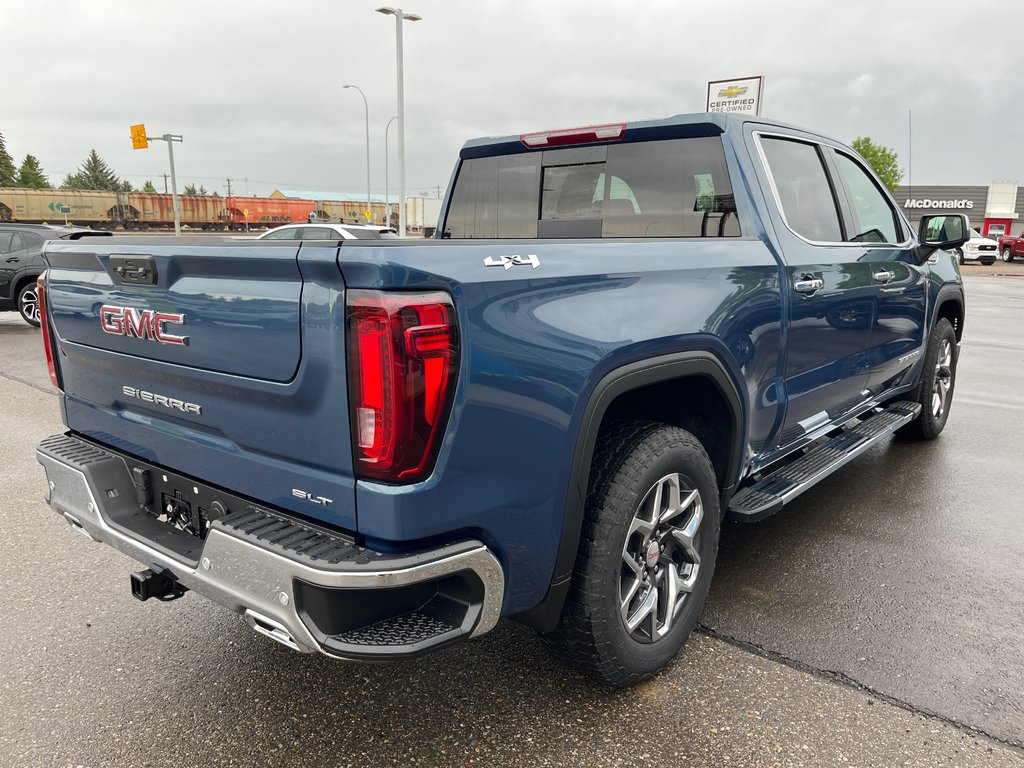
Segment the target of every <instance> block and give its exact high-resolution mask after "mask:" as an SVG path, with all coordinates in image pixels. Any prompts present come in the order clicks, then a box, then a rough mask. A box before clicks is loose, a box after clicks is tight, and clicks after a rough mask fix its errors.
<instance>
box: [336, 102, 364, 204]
mask: <svg viewBox="0 0 1024 768" xmlns="http://www.w3.org/2000/svg"><path fill="white" fill-rule="evenodd" d="M341 87H342V88H355V89H356V90H357V91H359V95H360V96H362V97H363V107H364V108H365V109H366V212H367V213H370V211H371V210H372V208H371V207H370V202H371V200H370V105H369V103H368V102H367V101H366V94H365V93H363V89H362V88H360V87H359V86H358V85H343V86H341Z"/></svg>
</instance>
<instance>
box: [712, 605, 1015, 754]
mask: <svg viewBox="0 0 1024 768" xmlns="http://www.w3.org/2000/svg"><path fill="white" fill-rule="evenodd" d="M696 629H697V631H698V632H700V633H701V634H704V635H707V636H708V637H712V638H714V639H715V640H721V641H722V642H723V643H728V644H729V645H731V646H733V647H734V648H739V649H740V650H744V651H747V652H748V653H752V654H754V655H755V656H760V657H762V658H765V659H768V660H770V661H775V662H778V663H779V664H784V665H786V666H787V667H790V668H792V669H795V670H797V671H799V672H805V673H807V674H809V675H814V676H815V677H817V678H821V679H823V680H828V681H830V682H833V683H838V684H839V685H844V686H846V687H847V688H853V689H854V690H857V691H863V692H866V693H869V694H871V696H872V697H874V698H876V699H878V700H879V701H882V702H884V703H886V704H891V705H892V706H894V707H899V708H900V709H903V710H906V711H907V712H910V713H911V714H914V715H920V716H922V717H927V718H928V719H930V720H936V721H938V722H940V723H943V724H945V725H951V726H953V727H954V728H957V729H959V730H962V731H968V732H969V733H973V734H975V735H977V736H980V737H982V738H984V739H987V740H989V741H992V742H994V743H996V744H998V745H999V746H1001V747H1006V748H1007V749H1011V750H1013V751H1014V752H1017V753H1018V754H1024V742H1021V741H1017V740H1010V739H1004V738H1001V737H999V736H995V735H993V734H991V733H988V732H987V731H984V730H982V729H981V728H979V727H977V726H975V725H970V724H969V723H962V722H960V721H959V720H955V719H953V718H951V717H947V716H945V715H942V714H939V713H938V712H933V711H932V710H930V709H926V708H924V707H920V706H917V705H916V704H911V703H910V702H908V701H903V700H902V699H898V698H896V697H895V696H891V695H889V694H887V693H882V692H881V691H879V690H878V689H876V688H872V687H871V686H870V685H865V684H864V683H861V682H860V681H858V680H857V679H855V678H853V677H850V675H848V674H846V673H845V672H839V671H837V670H832V669H819V668H818V667H815V666H812V665H811V664H808V663H807V662H804V661H800V660H799V659H794V658H790V657H789V656H785V655H784V654H781V653H779V652H778V651H772V650H769V649H767V648H765V647H764V646H761V645H758V644H757V643H752V642H750V641H749V640H741V639H739V638H738V637H733V636H732V635H727V634H725V633H724V632H719V631H718V630H717V629H714V628H713V627H709V626H707V625H706V624H701V623H698V624H697V627H696Z"/></svg>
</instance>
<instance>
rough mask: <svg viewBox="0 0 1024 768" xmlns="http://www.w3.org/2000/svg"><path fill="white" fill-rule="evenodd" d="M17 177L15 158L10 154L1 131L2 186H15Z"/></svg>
mask: <svg viewBox="0 0 1024 768" xmlns="http://www.w3.org/2000/svg"><path fill="white" fill-rule="evenodd" d="M16 177H17V173H16V171H15V169H14V158H12V157H11V156H10V155H9V154H8V152H7V144H6V143H5V142H4V135H3V134H2V133H0V187H13V186H14V182H15V181H16V180H17V178H16Z"/></svg>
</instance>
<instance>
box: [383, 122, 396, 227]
mask: <svg viewBox="0 0 1024 768" xmlns="http://www.w3.org/2000/svg"><path fill="white" fill-rule="evenodd" d="M397 119H398V115H395V116H394V117H392V118H391V119H390V120H388V124H387V126H386V127H385V128H384V215H385V217H386V219H385V221H384V223H385V224H386V225H387V226H389V227H390V226H391V195H390V194H389V191H388V131H390V130H391V124H392V123H393V122H395V120H397Z"/></svg>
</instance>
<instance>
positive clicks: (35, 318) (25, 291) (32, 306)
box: [18, 280, 39, 328]
mask: <svg viewBox="0 0 1024 768" xmlns="http://www.w3.org/2000/svg"><path fill="white" fill-rule="evenodd" d="M18 312H20V313H21V319H22V320H24V321H25V322H26V323H28V324H29V325H34V326H35V327H36V328H38V327H39V294H38V293H37V292H36V282H35V280H32V281H31V282H28V283H25V284H24V285H22V286H21V288H19V289H18Z"/></svg>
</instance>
